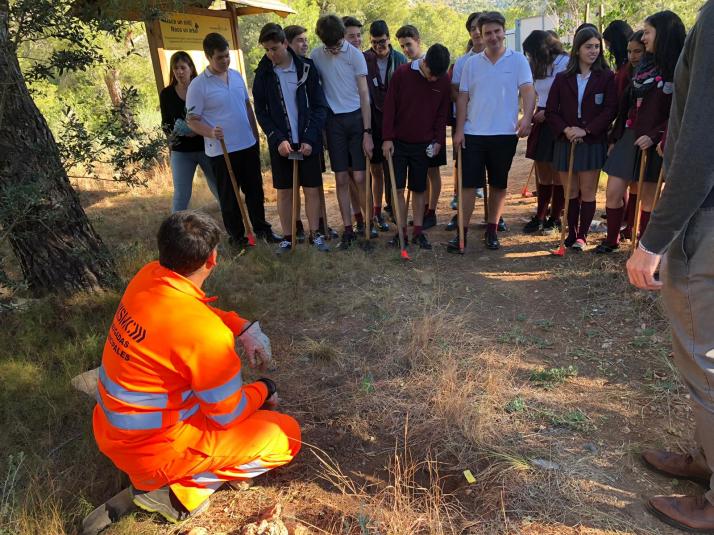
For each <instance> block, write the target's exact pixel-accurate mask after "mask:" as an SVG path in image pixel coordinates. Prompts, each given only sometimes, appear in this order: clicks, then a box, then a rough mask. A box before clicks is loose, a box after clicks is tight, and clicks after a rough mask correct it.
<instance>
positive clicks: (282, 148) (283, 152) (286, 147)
mask: <svg viewBox="0 0 714 535" xmlns="http://www.w3.org/2000/svg"><path fill="white" fill-rule="evenodd" d="M292 150H293V148H292V146H291V145H290V142H289V141H283V142H282V143H281V144H280V145H278V154H280V156H282V157H283V158H287V157H288V154H290V153H291V152H292Z"/></svg>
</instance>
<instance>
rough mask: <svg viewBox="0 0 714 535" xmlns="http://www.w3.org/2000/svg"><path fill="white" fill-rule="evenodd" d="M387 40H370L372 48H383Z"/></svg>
mask: <svg viewBox="0 0 714 535" xmlns="http://www.w3.org/2000/svg"><path fill="white" fill-rule="evenodd" d="M387 41H388V39H372V40H371V43H372V46H384V45H386V44H387Z"/></svg>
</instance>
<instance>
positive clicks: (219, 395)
mask: <svg viewBox="0 0 714 535" xmlns="http://www.w3.org/2000/svg"><path fill="white" fill-rule="evenodd" d="M215 299H216V298H207V297H206V295H205V293H204V292H203V291H201V290H200V289H199V288H197V287H196V286H195V285H194V284H193V283H192V282H191V281H189V280H188V279H186V278H184V277H182V276H181V275H179V274H177V273H175V272H173V271H171V270H169V269H166V268H164V267H162V266H161V265H160V264H159V263H158V262H156V261H155V262H150V263H149V264H147V265H146V266H144V267H143V268H142V269H141V270H140V271H139V272H138V273H137V274H136V276H135V277H134V278H133V279H132V281H131V282H130V283H129V286H128V287H127V289H126V291H125V293H124V296H123V297H122V300H121V302H120V303H119V308H118V310H117V312H116V314H115V316H114V319H113V321H112V324H111V327H110V329H109V335H108V337H107V341H106V343H105V345H104V353H103V355H102V365H101V367H100V369H99V384H98V389H99V394H98V399H97V401H98V404H97V406H96V408H95V409H94V436H95V438H96V440H97V444H98V445H99V449H100V450H101V451H102V452H103V453H104V454H105V455H107V456H108V457H109V458H110V459H112V461H114V463H115V464H116V465H117V466H118V467H119V468H120V469H121V470H124V471H125V472H128V473H129V474H130V475H131V474H132V473H141V472H145V471H150V470H153V469H156V468H157V467H159V466H163V465H165V464H166V462H167V461H168V460H170V458H173V457H177V456H179V455H181V454H182V453H183V452H185V451H186V449H187V448H189V447H190V448H192V449H194V450H199V451H204V452H206V453H210V451H211V444H204V443H202V436H203V434H204V433H203V432H204V430H206V429H221V428H228V427H232V426H235V425H236V424H238V423H239V422H241V421H243V420H244V419H246V418H247V417H249V416H250V415H252V414H253V413H254V412H255V411H256V410H258V408H259V407H260V406H261V405H262V404H263V403H264V402H265V399H266V397H267V394H268V390H267V387H266V385H265V383H263V382H261V381H258V382H255V383H251V384H247V385H244V384H242V378H241V363H240V359H239V357H238V355H237V354H236V352H235V350H234V345H235V337H236V336H237V335H238V334H240V332H241V331H242V329H243V328H245V327H246V326H247V325H248V322H247V321H246V320H244V319H243V318H241V317H240V316H238V314H236V313H235V312H224V311H222V310H219V309H217V308H213V307H212V306H210V305H209V304H208V303H209V302H211V301H214V300H215Z"/></svg>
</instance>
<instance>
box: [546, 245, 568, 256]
mask: <svg viewBox="0 0 714 535" xmlns="http://www.w3.org/2000/svg"><path fill="white" fill-rule="evenodd" d="M550 254H552V255H555V256H565V247H564V246H563V247H560V248H559V249H556V250H555V251H551V252H550Z"/></svg>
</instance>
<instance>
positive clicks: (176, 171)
mask: <svg viewBox="0 0 714 535" xmlns="http://www.w3.org/2000/svg"><path fill="white" fill-rule="evenodd" d="M197 165H200V166H201V169H202V170H203V174H204V175H206V182H207V183H208V189H210V190H211V193H213V196H214V197H215V198H216V199H218V188H217V187H216V178H215V175H214V174H213V168H212V167H211V159H210V158H209V157H208V156H206V153H205V152H203V151H201V152H176V151H171V174H172V175H173V181H174V198H173V202H172V205H171V211H172V212H178V211H180V210H186V209H187V208H188V205H189V202H190V201H191V191H192V189H193V176H194V175H195V174H196V166H197Z"/></svg>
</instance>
